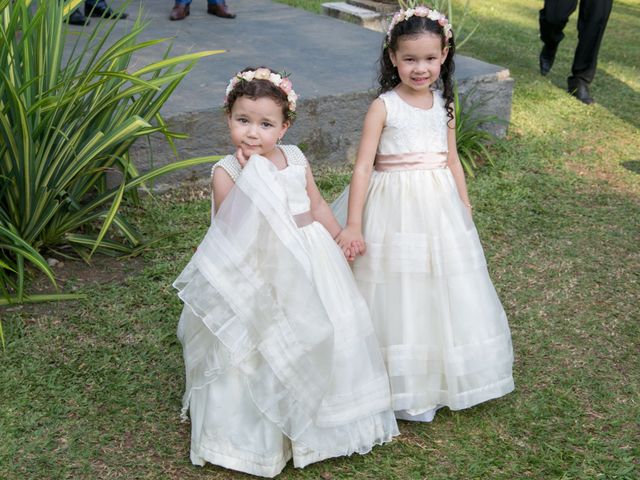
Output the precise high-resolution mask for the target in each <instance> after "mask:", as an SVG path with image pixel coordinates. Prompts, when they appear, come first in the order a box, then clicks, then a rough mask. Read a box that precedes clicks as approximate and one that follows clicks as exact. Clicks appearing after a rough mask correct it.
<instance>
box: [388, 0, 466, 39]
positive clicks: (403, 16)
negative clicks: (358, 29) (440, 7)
mask: <svg viewBox="0 0 640 480" xmlns="http://www.w3.org/2000/svg"><path fill="white" fill-rule="evenodd" d="M413 16H416V17H426V18H428V19H429V20H433V21H434V22H438V23H439V24H440V26H441V27H442V30H443V31H444V36H445V38H446V39H447V41H449V40H451V37H453V33H452V32H451V24H450V23H449V20H448V19H447V17H445V16H444V14H442V13H440V12H438V11H437V10H432V9H431V8H429V7H425V6H424V5H420V6H418V7H415V8H407V9H406V10H405V9H400V11H398V12H396V13H395V15H394V16H393V18H392V19H391V24H390V25H389V28H388V30H387V40H386V43H387V44H388V43H389V42H390V41H391V31H392V30H393V29H394V27H395V26H396V25H398V24H399V23H400V22H404V21H405V20H409V19H410V18H411V17H413Z"/></svg>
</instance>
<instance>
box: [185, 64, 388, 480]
mask: <svg viewBox="0 0 640 480" xmlns="http://www.w3.org/2000/svg"><path fill="white" fill-rule="evenodd" d="M296 98H297V97H296V95H295V93H294V91H293V90H292V89H291V83H290V81H289V80H288V79H286V78H283V77H282V76H280V75H279V74H276V73H274V72H272V71H271V70H269V69H268V68H258V69H245V70H243V71H242V72H240V73H238V74H237V76H235V77H234V78H233V79H232V80H231V82H230V84H229V87H228V89H227V97H226V101H225V107H226V109H227V112H228V123H229V129H230V131H231V140H232V141H233V143H234V145H235V146H236V147H237V152H236V155H235V156H232V155H229V156H227V157H225V158H224V159H223V160H221V161H220V162H218V163H217V164H216V165H215V166H214V168H213V173H212V176H213V201H214V209H215V216H214V217H213V219H212V222H211V227H210V228H209V231H208V232H207V234H206V236H205V238H204V240H203V241H202V243H201V244H200V245H199V246H198V250H197V252H196V253H195V255H194V256H193V258H192V259H191V261H190V262H189V264H188V265H187V267H186V268H185V269H184V271H183V272H182V273H181V274H180V276H179V277H178V279H177V280H176V281H175V284H174V285H175V287H176V288H177V289H178V290H179V296H180V298H181V299H182V300H183V301H184V303H185V306H184V309H183V313H182V316H181V318H180V323H179V326H178V337H179V338H180V341H181V343H182V345H183V349H184V361H185V366H186V392H185V395H184V400H183V414H184V415H186V412H187V411H188V412H189V415H190V417H191V461H192V462H193V463H194V464H195V465H204V464H205V462H210V463H214V464H217V465H221V466H224V467H227V468H231V469H234V470H240V471H243V472H247V473H251V474H254V475H261V476H265V477H272V476H275V475H277V474H278V473H279V472H280V471H281V470H282V469H283V468H284V466H285V464H286V463H287V461H288V460H289V459H290V458H291V457H293V461H294V465H295V466H296V467H304V466H305V465H307V464H309V463H312V462H316V461H319V460H322V459H325V458H329V457H336V456H339V455H350V454H352V453H354V452H356V453H366V452H368V451H369V450H371V448H372V447H373V446H374V445H377V444H381V443H384V442H388V441H390V440H391V438H392V436H393V435H397V434H398V430H397V425H396V422H395V418H394V415H393V410H392V409H391V397H390V390H389V379H388V377H387V375H386V371H385V368H384V363H383V360H382V356H381V353H380V350H379V347H378V344H377V340H376V337H375V333H374V330H373V326H372V325H371V320H370V317H369V312H368V309H367V306H366V304H365V302H364V300H363V298H362V296H361V295H360V293H359V292H358V287H357V286H356V284H355V282H354V280H353V275H352V273H351V271H350V269H349V266H348V264H347V262H346V260H345V258H344V256H343V255H342V252H341V251H340V248H339V247H338V246H337V244H336V243H335V241H334V240H333V238H332V237H333V236H335V235H336V234H337V233H338V232H339V231H340V227H339V225H338V223H337V222H336V220H335V218H334V217H333V214H332V213H331V210H330V209H329V207H328V205H327V204H326V202H324V200H323V199H322V197H321V196H320V192H319V191H318V188H317V187H316V184H315V182H314V179H313V176H312V174H311V170H310V168H309V165H308V164H307V161H306V159H305V157H304V155H303V154H302V152H301V151H300V150H299V149H298V148H297V147H295V146H292V145H287V146H277V144H276V143H277V142H278V141H279V140H280V138H282V136H283V135H284V133H285V132H286V130H287V128H288V127H289V124H290V122H291V119H292V117H293V113H294V111H295V106H296V105H295V101H296ZM246 159H249V160H248V162H246ZM241 164H242V165H244V168H243V169H241ZM245 164H246V165H245Z"/></svg>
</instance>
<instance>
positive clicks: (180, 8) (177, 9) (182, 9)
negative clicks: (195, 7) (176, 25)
mask: <svg viewBox="0 0 640 480" xmlns="http://www.w3.org/2000/svg"><path fill="white" fill-rule="evenodd" d="M188 16H189V5H181V4H179V3H176V4H175V5H174V6H173V10H171V13H170V14H169V20H182V19H184V18H185V17H188Z"/></svg>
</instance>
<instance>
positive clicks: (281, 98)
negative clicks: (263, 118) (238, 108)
mask: <svg viewBox="0 0 640 480" xmlns="http://www.w3.org/2000/svg"><path fill="white" fill-rule="evenodd" d="M258 68H266V69H267V70H269V71H270V72H271V73H277V72H275V71H274V70H272V69H270V68H269V67H246V68H244V69H242V70H241V71H240V73H244V72H248V71H251V70H257V69H258ZM240 97H249V98H251V99H252V100H255V99H257V98H263V97H268V98H271V99H273V101H274V102H276V103H277V104H278V105H280V106H281V107H282V115H283V116H284V119H285V120H288V121H289V122H293V119H294V117H295V112H293V111H291V109H290V108H289V100H288V99H287V94H286V93H284V92H283V91H282V90H281V89H279V88H278V87H276V86H275V85H274V84H273V83H271V82H270V81H269V80H257V79H254V80H251V81H250V82H247V81H246V80H240V81H239V82H238V83H237V84H236V86H235V87H233V90H231V91H230V92H229V95H227V97H226V101H225V104H224V107H223V108H224V111H225V112H226V113H227V114H231V109H232V108H233V104H234V103H235V102H236V100H237V99H238V98H240Z"/></svg>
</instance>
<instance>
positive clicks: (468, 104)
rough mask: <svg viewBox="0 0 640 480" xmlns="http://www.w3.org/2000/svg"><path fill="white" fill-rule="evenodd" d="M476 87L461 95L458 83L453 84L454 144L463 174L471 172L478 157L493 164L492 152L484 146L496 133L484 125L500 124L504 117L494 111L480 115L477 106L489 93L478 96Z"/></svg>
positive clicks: (487, 99)
mask: <svg viewBox="0 0 640 480" xmlns="http://www.w3.org/2000/svg"><path fill="white" fill-rule="evenodd" d="M478 97H479V96H478V94H477V90H476V88H475V87H471V89H469V91H468V92H467V93H466V96H465V98H464V99H461V98H460V94H459V93H458V84H457V83H456V84H455V85H454V87H453V101H454V111H455V118H456V148H457V150H458V156H459V157H460V163H462V167H463V168H464V170H465V172H466V173H467V175H469V176H470V177H474V176H475V171H476V170H477V169H478V167H479V165H478V161H482V162H484V163H487V164H489V165H494V160H493V156H492V155H491V152H490V151H489V149H488V148H487V146H488V145H490V144H491V143H494V142H495V141H496V140H497V137H496V136H495V135H494V134H493V133H491V132H490V131H489V130H488V129H487V128H486V127H487V126H488V125H489V124H492V123H493V124H501V123H502V124H504V123H507V122H506V120H504V119H501V118H499V117H497V116H495V115H483V114H482V113H481V112H480V110H481V109H482V107H483V106H484V105H485V104H486V103H487V102H488V101H489V99H490V97H488V96H485V97H484V98H482V97H480V98H478Z"/></svg>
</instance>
